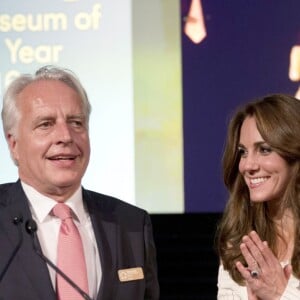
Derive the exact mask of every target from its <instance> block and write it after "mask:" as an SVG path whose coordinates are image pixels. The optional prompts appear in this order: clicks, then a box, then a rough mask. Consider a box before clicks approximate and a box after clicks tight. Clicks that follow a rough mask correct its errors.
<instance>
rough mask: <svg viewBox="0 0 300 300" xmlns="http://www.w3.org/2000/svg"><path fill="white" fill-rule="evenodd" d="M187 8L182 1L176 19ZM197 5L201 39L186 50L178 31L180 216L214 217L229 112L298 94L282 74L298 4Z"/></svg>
mask: <svg viewBox="0 0 300 300" xmlns="http://www.w3.org/2000/svg"><path fill="white" fill-rule="evenodd" d="M189 5H190V0H182V1H181V14H182V20H183V19H184V16H186V15H187V12H188V9H189ZM202 6H203V10H204V15H205V25H206V29H207V37H206V38H205V40H204V41H203V42H202V43H200V44H193V43H192V42H191V41H190V40H189V38H188V37H187V36H185V35H184V33H182V62H183V66H182V70H183V71H182V72H183V79H182V80H183V119H184V157H185V161H184V164H185V166H184V178H185V211H186V212H219V211H222V210H223V208H224V204H225V202H226V199H227V193H226V191H225V188H224V186H223V181H222V170H221V157H222V150H223V144H224V138H225V135H226V126H227V122H228V119H229V116H230V114H231V113H232V111H233V110H234V109H235V107H236V106H237V105H239V104H240V103H243V102H247V101H248V100H251V99H253V98H256V97H260V96H263V95H265V94H270V93H277V92H282V93H289V94H295V92H296V90H297V88H298V83H295V82H291V81H290V79H289V78H288V68H289V55H290V50H291V47H292V46H293V45H295V44H297V40H298V37H299V32H300V1H299V0H284V1H283V0H273V1H267V0H248V1H246V0H232V1H229V0H213V1H212V0H202ZM183 26H184V21H182V27H183ZM298 43H299V44H300V41H299V40H298Z"/></svg>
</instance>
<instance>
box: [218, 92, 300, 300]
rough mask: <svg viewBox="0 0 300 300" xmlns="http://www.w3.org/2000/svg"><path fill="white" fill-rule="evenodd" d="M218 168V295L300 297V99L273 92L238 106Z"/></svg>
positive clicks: (248, 299)
mask: <svg viewBox="0 0 300 300" xmlns="http://www.w3.org/2000/svg"><path fill="white" fill-rule="evenodd" d="M223 173H224V174H223V175H224V182H225V185H226V187H227V189H228V192H229V199H228V202H227V204H226V208H225V210H224V214H223V217H222V220H221V221H220V224H219V226H218V230H217V238H216V242H217V250H218V253H219V257H220V267H219V276H218V299H219V300H225V299H228V300H232V299H242V300H277V299H281V300H296V299H297V300H300V289H299V282H300V281H299V279H300V101H299V100H297V99H296V98H294V97H292V96H288V95H283V94H275V95H270V96H266V97H264V98H262V99H257V100H255V101H252V102H250V103H248V104H246V105H244V106H243V107H241V108H240V109H239V110H238V111H237V112H236V113H235V115H234V116H233V117H232V119H231V121H230V124H229V128H228V135H227V141H226V145H225V150H224V155H223Z"/></svg>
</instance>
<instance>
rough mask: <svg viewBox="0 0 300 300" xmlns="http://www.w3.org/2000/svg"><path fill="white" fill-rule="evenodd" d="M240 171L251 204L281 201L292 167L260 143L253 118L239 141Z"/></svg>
mask: <svg viewBox="0 0 300 300" xmlns="http://www.w3.org/2000/svg"><path fill="white" fill-rule="evenodd" d="M239 152H240V162H239V171H240V173H241V174H242V176H243V178H244V180H245V183H246V184H247V186H248V189H249V193H250V200H251V201H253V202H264V201H280V199H281V197H282V195H283V193H284V191H285V189H286V186H287V184H288V181H289V178H290V174H291V166H290V165H288V163H287V162H286V161H285V160H284V159H283V158H282V157H281V156H280V155H279V154H278V153H276V152H275V151H273V150H272V148H271V147H270V146H269V145H268V144H267V143H266V142H265V141H264V140H263V138H262V137H261V135H260V133H259V131H258V129H257V126H256V121H255V118H254V117H247V118H246V119H245V120H244V122H243V124H242V127H241V131H240V140H239Z"/></svg>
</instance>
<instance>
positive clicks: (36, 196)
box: [21, 181, 88, 224]
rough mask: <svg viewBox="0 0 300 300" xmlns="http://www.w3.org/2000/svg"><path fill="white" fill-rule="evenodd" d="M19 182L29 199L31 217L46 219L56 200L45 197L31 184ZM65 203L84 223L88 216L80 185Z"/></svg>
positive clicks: (42, 220) (39, 220) (38, 219)
mask: <svg viewBox="0 0 300 300" xmlns="http://www.w3.org/2000/svg"><path fill="white" fill-rule="evenodd" d="M21 184H22V187H23V190H24V192H25V195H26V196H27V198H28V200H29V206H30V210H31V213H32V215H33V217H34V218H35V219H36V220H37V221H38V222H39V223H42V222H44V221H46V218H47V217H48V216H49V214H50V212H51V210H52V209H53V207H54V206H55V204H57V201H55V200H53V199H51V198H49V197H46V196H45V195H43V194H41V193H40V192H38V191H37V190H36V189H34V188H33V187H32V186H30V185H28V184H26V183H24V182H23V181H21ZM65 204H66V205H68V206H69V207H71V209H72V211H73V213H74V214H75V216H76V218H77V220H78V221H79V222H80V223H81V224H84V223H85V222H86V220H87V218H88V213H87V211H86V209H85V207H84V205H83V200H82V188H81V186H79V188H78V189H77V190H76V191H75V193H74V194H73V195H72V196H71V197H70V198H69V199H67V200H66V201H65Z"/></svg>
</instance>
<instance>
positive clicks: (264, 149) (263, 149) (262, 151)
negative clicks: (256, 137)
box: [259, 146, 272, 154]
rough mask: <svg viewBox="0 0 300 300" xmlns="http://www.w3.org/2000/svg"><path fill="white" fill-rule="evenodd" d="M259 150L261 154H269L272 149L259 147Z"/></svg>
mask: <svg viewBox="0 0 300 300" xmlns="http://www.w3.org/2000/svg"><path fill="white" fill-rule="evenodd" d="M259 150H260V152H261V153H262V154H269V153H271V152H272V149H271V148H270V147H268V146H261V147H260V149H259Z"/></svg>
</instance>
